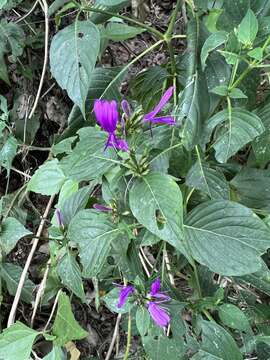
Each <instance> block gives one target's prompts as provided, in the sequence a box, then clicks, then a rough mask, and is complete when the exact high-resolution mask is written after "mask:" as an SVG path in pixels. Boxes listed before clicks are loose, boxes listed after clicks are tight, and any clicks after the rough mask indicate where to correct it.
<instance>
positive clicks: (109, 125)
mask: <svg viewBox="0 0 270 360" xmlns="http://www.w3.org/2000/svg"><path fill="white" fill-rule="evenodd" d="M174 90H175V88H174V86H171V87H170V88H168V90H166V91H165V93H164V94H163V96H162V98H161V99H160V102H159V103H158V104H157V105H156V107H155V108H154V109H153V110H152V111H151V112H149V113H148V114H146V115H145V116H144V119H143V121H144V122H150V123H152V124H167V125H175V120H174V118H173V117H172V116H157V115H158V113H159V112H160V111H161V110H162V109H163V108H164V106H165V105H166V104H167V103H168V101H169V100H170V98H171V96H172V94H173V92H174ZM121 105H122V109H123V111H124V113H125V115H126V116H128V117H129V116H130V114H131V109H130V106H129V104H128V102H127V101H126V100H123V101H122V103H121ZM94 112H95V115H96V119H97V122H98V124H99V125H100V126H101V127H102V129H103V130H105V131H106V132H107V133H108V139H107V142H106V144H105V150H106V149H107V148H108V147H113V148H115V149H117V150H122V151H128V149H129V147H128V143H127V142H126V140H124V139H119V138H118V137H117V136H116V134H115V132H116V128H117V123H118V121H119V114H118V109H117V102H116V101H115V100H112V101H108V100H95V102H94ZM121 125H122V126H121V127H122V131H123V133H125V129H124V126H123V124H121Z"/></svg>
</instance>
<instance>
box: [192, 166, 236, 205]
mask: <svg viewBox="0 0 270 360" xmlns="http://www.w3.org/2000/svg"><path fill="white" fill-rule="evenodd" d="M186 184H187V185H188V186H190V187H194V188H195V189H197V190H201V191H203V192H204V193H206V194H207V195H208V196H209V197H210V198H211V199H225V200H229V196H230V188H229V184H228V183H227V181H226V178H225V176H224V174H223V173H222V171H221V170H219V169H212V168H211V167H210V166H209V165H208V164H207V163H206V162H202V161H201V159H199V160H197V162H196V163H195V164H194V165H193V166H192V168H191V169H190V170H189V172H188V174H187V177H186Z"/></svg>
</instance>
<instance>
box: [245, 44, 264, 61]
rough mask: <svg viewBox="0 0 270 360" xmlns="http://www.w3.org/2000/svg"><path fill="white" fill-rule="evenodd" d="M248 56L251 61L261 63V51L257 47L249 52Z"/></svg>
mask: <svg viewBox="0 0 270 360" xmlns="http://www.w3.org/2000/svg"><path fill="white" fill-rule="evenodd" d="M248 56H250V57H251V58H252V59H255V60H259V61H261V60H262V58H263V49H262V48H260V47H257V48H255V49H253V50H250V51H249V52H248Z"/></svg>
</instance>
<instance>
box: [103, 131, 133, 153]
mask: <svg viewBox="0 0 270 360" xmlns="http://www.w3.org/2000/svg"><path fill="white" fill-rule="evenodd" d="M107 147H113V148H115V149H117V150H122V151H128V143H127V142H126V141H125V140H123V139H118V138H117V137H116V135H115V134H114V133H112V134H109V136H108V140H107V142H106V145H105V150H106V149H107Z"/></svg>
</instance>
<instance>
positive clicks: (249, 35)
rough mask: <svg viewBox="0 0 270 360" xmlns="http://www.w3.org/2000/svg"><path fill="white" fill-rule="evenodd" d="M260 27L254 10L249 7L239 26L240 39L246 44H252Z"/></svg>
mask: <svg viewBox="0 0 270 360" xmlns="http://www.w3.org/2000/svg"><path fill="white" fill-rule="evenodd" d="M258 28H259V25H258V20H257V18H256V16H255V14H254V12H253V11H252V10H251V9H248V11H247V13H246V15H245V17H244V19H243V20H242V21H241V23H240V25H239V28H238V34H237V35H238V39H239V41H240V42H241V43H242V44H244V45H246V46H251V45H252V43H253V41H254V40H255V38H256V35H257V33H258Z"/></svg>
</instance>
